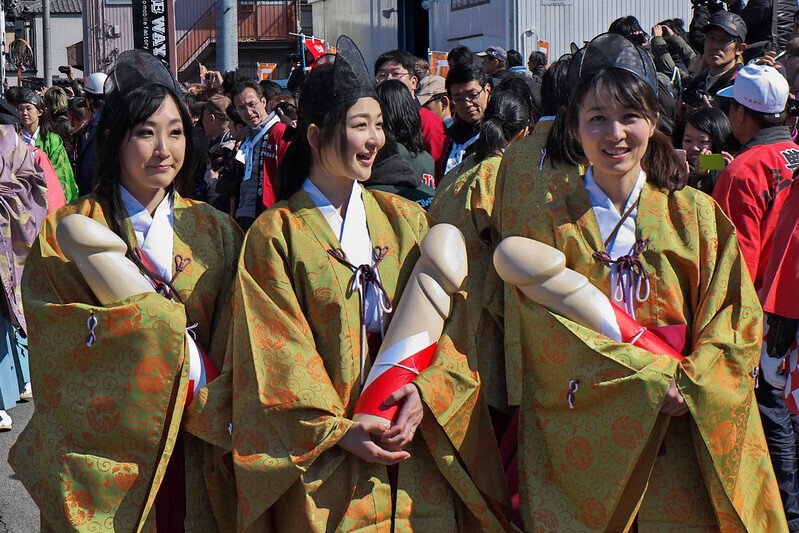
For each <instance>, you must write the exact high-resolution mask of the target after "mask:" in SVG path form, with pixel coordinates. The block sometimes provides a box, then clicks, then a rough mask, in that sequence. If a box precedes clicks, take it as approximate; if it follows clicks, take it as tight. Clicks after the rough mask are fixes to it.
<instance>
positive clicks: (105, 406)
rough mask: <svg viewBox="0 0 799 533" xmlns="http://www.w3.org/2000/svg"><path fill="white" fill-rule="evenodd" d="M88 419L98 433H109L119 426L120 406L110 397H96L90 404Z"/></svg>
mask: <svg viewBox="0 0 799 533" xmlns="http://www.w3.org/2000/svg"><path fill="white" fill-rule="evenodd" d="M86 419H87V421H88V422H89V426H91V428H92V429H93V430H94V431H96V432H97V433H108V432H110V431H113V430H115V429H116V428H117V426H119V406H118V405H117V403H116V402H115V401H114V400H112V399H111V398H109V397H108V396H96V397H94V398H92V401H91V402H90V403H89V409H88V413H87V414H86Z"/></svg>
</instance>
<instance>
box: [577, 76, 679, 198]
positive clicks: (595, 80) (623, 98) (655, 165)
mask: <svg viewBox="0 0 799 533" xmlns="http://www.w3.org/2000/svg"><path fill="white" fill-rule="evenodd" d="M592 91H593V94H594V95H595V96H596V97H597V98H604V99H608V98H610V99H612V100H615V101H616V102H618V103H619V104H620V105H622V106H625V107H629V108H632V109H636V110H638V112H640V113H641V114H642V115H643V116H644V118H646V120H647V121H649V123H650V124H657V120H658V100H657V96H656V95H655V93H654V92H653V91H652V88H651V87H650V86H649V85H648V84H647V83H646V82H645V81H644V80H643V79H641V78H639V77H638V76H636V75H635V74H632V73H631V72H628V71H626V70H622V69H618V68H608V69H602V70H600V71H599V72H597V73H596V74H594V75H593V76H587V77H585V78H583V79H581V80H580V82H579V83H578V84H577V88H576V89H575V90H574V94H573V95H572V105H571V106H570V107H569V111H568V115H567V119H568V124H569V133H570V135H571V137H572V139H571V143H572V145H573V146H576V147H577V148H578V150H579V151H580V152H581V154H582V155H581V157H580V159H581V161H580V162H581V163H583V164H586V165H587V164H588V163H590V161H588V160H587V159H586V157H585V154H584V153H582V148H581V147H580V144H579V143H578V141H577V135H576V132H577V129H578V120H579V119H578V117H579V112H580V107H581V106H582V104H583V102H584V101H585V97H586V96H587V95H588V93H589V92H592ZM641 168H643V170H644V171H645V172H646V179H647V181H648V182H649V183H651V184H652V185H654V186H655V187H658V188H660V189H665V190H667V191H670V192H671V191H675V190H679V189H682V188H683V187H684V186H685V183H686V181H687V179H688V171H687V170H686V168H685V164H684V163H683V162H682V161H681V160H680V159H679V158H678V157H677V153H676V152H675V151H674V147H673V146H672V145H671V140H670V139H669V138H668V137H667V136H666V135H665V134H663V133H661V132H660V131H658V130H657V129H655V132H654V134H653V135H652V137H650V139H649V146H647V149H646V153H645V154H644V157H643V159H642V160H641Z"/></svg>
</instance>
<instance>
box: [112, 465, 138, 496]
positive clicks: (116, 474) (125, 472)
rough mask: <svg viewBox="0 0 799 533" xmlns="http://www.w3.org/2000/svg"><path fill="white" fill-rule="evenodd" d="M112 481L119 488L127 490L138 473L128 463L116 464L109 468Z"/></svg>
mask: <svg viewBox="0 0 799 533" xmlns="http://www.w3.org/2000/svg"><path fill="white" fill-rule="evenodd" d="M111 475H112V476H113V478H114V483H115V484H116V486H117V487H119V488H120V490H124V491H128V490H130V488H131V487H132V486H133V483H135V481H136V478H137V477H138V473H136V472H135V471H134V469H133V467H132V466H131V465H129V464H117V465H114V468H112V469H111Z"/></svg>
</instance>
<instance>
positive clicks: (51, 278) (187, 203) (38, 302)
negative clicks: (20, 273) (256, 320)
mask: <svg viewBox="0 0 799 533" xmlns="http://www.w3.org/2000/svg"><path fill="white" fill-rule="evenodd" d="M123 198H125V195H124V194H123ZM131 198H132V197H131ZM170 200H172V201H173V202H174V204H173V205H174V207H173V208H171V206H170V208H169V209H167V212H166V213H160V212H159V211H158V210H157V211H156V217H155V219H154V221H153V222H152V225H151V226H150V230H151V231H149V232H148V233H147V235H146V237H145V238H144V239H143V240H142V235H137V233H140V232H144V231H146V226H145V227H144V229H142V227H141V226H140V224H139V222H140V221H138V222H137V220H136V218H137V217H141V216H147V217H149V214H148V213H145V215H142V213H140V212H139V213H135V214H133V213H132V214H131V218H129V219H127V220H128V231H129V239H130V241H129V242H133V243H138V249H140V250H143V251H144V252H146V253H148V254H149V255H150V259H152V263H153V266H154V267H155V269H156V270H158V271H159V272H160V273H161V274H164V275H169V276H168V277H171V278H173V283H172V285H173V286H174V287H175V289H176V291H177V293H178V295H179V299H178V298H175V299H167V298H165V297H164V296H162V295H161V294H159V293H156V292H152V293H142V294H138V295H135V296H132V297H130V298H127V299H125V300H121V301H118V302H114V303H112V304H110V305H107V306H101V305H98V303H97V300H96V299H95V297H94V295H93V293H92V291H91V289H90V288H89V286H88V285H87V284H86V282H85V280H84V279H83V277H82V275H81V274H80V272H79V271H78V270H77V268H76V267H75V265H74V264H72V263H71V262H70V261H69V260H67V259H66V258H65V257H64V255H63V253H62V252H61V250H60V248H59V246H58V243H57V241H56V228H57V225H58V221H59V220H60V219H61V218H62V217H64V216H66V215H68V214H72V213H78V214H82V215H85V216H87V217H90V218H92V219H94V220H96V221H98V222H100V223H102V224H104V225H107V222H106V219H105V216H104V213H103V207H102V206H101V204H100V203H99V202H97V201H96V200H94V199H93V198H92V197H87V198H85V199H83V200H81V201H80V202H78V203H75V204H73V205H70V206H67V207H65V208H63V209H61V210H59V211H57V212H55V213H53V214H51V215H50V216H49V217H48V218H47V220H46V222H45V224H44V226H43V227H42V230H41V233H40V235H39V238H38V240H37V241H36V243H35V245H34V248H33V251H32V252H31V254H30V256H29V258H28V263H27V267H26V269H25V277H24V280H23V285H24V292H23V294H24V299H25V311H26V317H27V319H28V328H29V331H30V355H31V377H32V382H33V387H34V390H37V391H38V396H37V400H36V409H35V411H34V414H33V417H32V419H31V421H30V423H29V424H28V426H27V427H26V428H25V430H24V431H23V432H22V434H21V435H20V437H19V439H18V440H17V442H16V444H15V445H14V447H13V448H12V450H11V453H10V456H9V462H10V463H11V465H12V467H13V468H14V471H15V472H16V473H17V475H18V476H19V478H20V480H21V481H22V483H23V484H24V485H25V487H26V489H27V490H28V492H29V493H30V494H31V496H32V497H33V499H34V501H35V502H36V504H37V505H38V506H39V509H40V510H41V513H42V529H43V530H53V531H141V530H144V531H155V530H156V527H158V529H170V530H174V529H175V528H180V527H185V529H186V530H187V531H217V530H224V531H229V530H231V529H232V528H234V527H235V526H234V525H233V522H232V520H233V519H234V517H233V516H232V515H233V513H231V512H228V510H227V509H226V508H225V504H226V500H229V499H230V498H231V494H235V492H234V489H233V484H232V481H226V479H225V478H224V476H223V474H221V472H223V470H219V469H217V468H216V465H215V464H214V463H213V459H214V456H215V455H214V451H213V448H212V447H211V446H210V445H209V444H206V443H204V442H203V441H202V440H200V439H199V438H197V437H195V436H193V435H191V434H189V433H187V432H185V431H183V430H182V429H181V426H182V421H183V418H184V416H183V413H184V407H185V405H186V398H187V395H188V394H189V392H190V391H189V388H190V374H189V372H190V368H189V366H190V365H189V363H188V360H189V355H188V353H187V352H188V351H189V350H187V346H188V343H187V340H186V338H187V337H186V336H187V328H189V329H191V331H192V334H193V335H194V336H195V338H196V344H197V345H199V346H200V347H202V348H203V349H204V351H205V352H206V353H207V354H208V356H209V357H210V358H211V359H212V360H213V361H214V363H215V364H216V365H217V366H219V367H221V365H222V362H223V357H224V353H225V344H226V342H227V333H228V325H229V320H230V308H229V289H230V286H231V282H232V278H233V272H234V268H235V266H234V265H235V261H236V258H237V256H238V252H239V249H240V245H241V233H240V231H239V230H238V228H237V227H236V226H235V225H234V224H233V223H232V222H231V220H230V219H229V218H228V217H227V216H225V215H222V214H221V213H219V212H217V211H216V210H214V209H213V208H212V207H210V206H208V205H206V204H202V203H198V202H194V201H191V200H186V199H183V198H181V197H180V196H179V195H177V193H175V194H174V196H171V197H170V196H168V197H167V198H165V200H164V201H163V202H162V206H161V207H163V205H164V204H165V203H168V202H169V201H170ZM134 202H135V200H134ZM126 205H130V204H129V202H128V201H126ZM142 210H143V208H142ZM128 212H129V213H130V207H128ZM162 216H165V217H167V218H168V219H170V220H171V222H164V219H163V218H159V217H162ZM157 219H160V220H161V222H160V223H159V224H161V226H160V228H158V229H156V220H157ZM165 223H166V224H167V225H166V226H164V225H163V224H165ZM170 226H171V227H172V228H173V230H172V231H173V233H172V234H171V235H169V234H167V235H164V233H163V232H164V231H166V232H167V233H168V232H169V231H170ZM165 228H166V229H165ZM170 243H171V246H170ZM164 248H166V251H165V250H164ZM170 263H171V264H170ZM181 301H182V302H183V303H180V302H181ZM195 324H196V325H195ZM176 458H179V460H178V459H176ZM168 465H169V470H170V472H172V473H171V474H167V470H168V468H167V466H168ZM179 467H182V469H183V472H180V471H175V470H176V469H179ZM217 473H219V474H218V475H217ZM165 486H168V488H167V489H165V490H163V491H159V489H161V488H162V487H165ZM181 497H183V499H185V502H184V501H181ZM228 504H229V505H231V507H232V508H233V507H235V504H234V503H233V504H231V503H228ZM179 505H184V506H185V518H184V519H183V520H182V522H183V523H182V524H174V523H172V524H171V525H169V526H166V527H165V526H163V525H162V524H163V522H162V519H161V516H162V512H161V511H165V512H168V511H170V510H174V509H175V508H176V506H179ZM167 516H168V515H167ZM179 518H180V517H179ZM156 523H158V524H159V525H158V526H156Z"/></svg>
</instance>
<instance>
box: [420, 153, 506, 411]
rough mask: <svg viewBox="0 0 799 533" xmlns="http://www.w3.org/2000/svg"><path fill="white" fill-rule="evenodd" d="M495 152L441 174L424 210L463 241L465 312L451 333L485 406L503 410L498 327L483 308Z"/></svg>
mask: <svg viewBox="0 0 799 533" xmlns="http://www.w3.org/2000/svg"><path fill="white" fill-rule="evenodd" d="M501 161H502V157H501V156H498V155H497V156H491V157H487V158H486V159H485V160H483V161H481V162H479V163H477V162H476V161H475V156H471V157H469V158H467V159H466V160H464V161H463V162H462V163H461V164H459V165H458V166H456V167H455V168H453V169H452V170H451V171H450V172H448V173H447V175H446V176H444V179H443V180H442V181H441V183H440V184H439V185H438V187H437V188H436V195H435V198H433V203H432V204H431V205H430V209H429V210H428V213H429V214H430V217H431V218H432V219H433V220H435V221H436V222H438V223H448V224H452V225H453V226H455V227H457V228H458V229H459V230H461V233H463V236H464V238H465V239H466V253H467V255H468V259H469V276H468V277H467V278H466V284H465V286H464V287H463V291H464V293H465V294H466V313H467V315H468V320H466V321H463V325H464V326H465V327H464V328H463V331H454V330H453V331H452V334H453V335H454V336H458V337H460V336H461V335H463V336H464V337H466V338H468V339H469V343H470V345H469V346H470V348H469V356H470V357H471V358H472V359H473V361H472V363H471V364H472V366H475V367H476V368H478V370H479V371H480V385H481V387H482V388H483V395H484V396H485V398H486V402H487V403H488V405H489V406H490V407H493V408H495V409H497V410H499V411H502V412H505V413H507V412H508V410H509V408H508V400H507V386H506V385H505V364H504V359H505V358H504V353H503V343H502V338H503V336H502V326H501V323H498V322H497V321H496V315H495V314H493V313H490V312H488V311H487V308H490V307H492V306H494V305H496V303H495V302H492V301H490V299H491V297H494V296H495V294H496V291H495V290H486V289H487V285H486V284H487V283H488V284H489V287H490V288H491V289H496V287H497V286H498V285H497V284H496V280H495V279H493V278H495V277H496V274H494V272H493V271H494V264H493V262H492V255H493V253H494V246H495V242H496V240H497V238H496V235H495V229H494V223H493V221H492V216H493V211H494V200H495V189H496V178H497V171H498V169H499V166H500V162H501Z"/></svg>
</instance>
